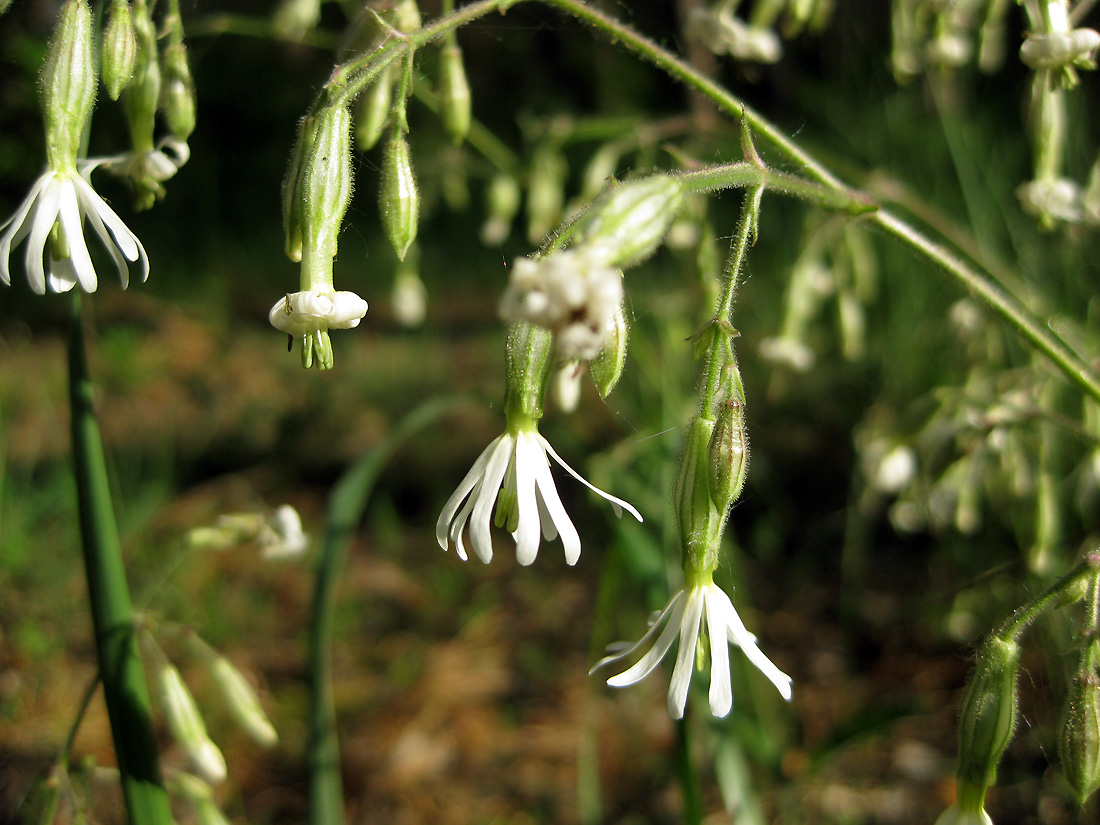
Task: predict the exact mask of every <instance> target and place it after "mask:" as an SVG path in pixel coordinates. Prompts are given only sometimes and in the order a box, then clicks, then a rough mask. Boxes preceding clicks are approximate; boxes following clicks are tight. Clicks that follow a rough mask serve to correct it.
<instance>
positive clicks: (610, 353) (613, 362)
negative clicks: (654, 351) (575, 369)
mask: <svg viewBox="0 0 1100 825" xmlns="http://www.w3.org/2000/svg"><path fill="white" fill-rule="evenodd" d="M629 336H630V327H629V325H628V324H627V322H626V312H625V310H624V308H623V305H622V304H621V303H620V304H619V309H618V310H617V311H616V312H615V316H614V318H613V319H612V321H611V328H610V331H609V332H608V334H607V342H606V343H605V344H604V345H603V349H601V350H600V352H599V354H598V355H597V356H596V357H595V358H593V359H592V360H591V361H590V362H589V364H588V374H589V375H590V376H592V383H594V384H595V385H596V389H597V390H598V391H599V393H600V398H607V396H609V395H611V391H612V390H613V389H615V385H616V384H618V383H619V377H620V376H621V375H622V374H623V367H624V366H625V365H626V345H627V339H628V338H629Z"/></svg>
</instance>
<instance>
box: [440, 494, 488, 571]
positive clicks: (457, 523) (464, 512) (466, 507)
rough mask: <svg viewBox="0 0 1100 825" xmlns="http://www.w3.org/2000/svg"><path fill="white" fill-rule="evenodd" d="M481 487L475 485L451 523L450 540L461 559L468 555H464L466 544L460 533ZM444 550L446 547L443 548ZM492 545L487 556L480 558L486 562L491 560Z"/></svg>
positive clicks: (464, 527)
mask: <svg viewBox="0 0 1100 825" xmlns="http://www.w3.org/2000/svg"><path fill="white" fill-rule="evenodd" d="M480 489H481V487H480V486H478V487H475V488H474V491H473V493H471V494H470V497H469V498H468V499H466V503H465V504H463V505H462V509H461V510H459V511H458V515H457V516H456V517H455V520H454V524H452V525H451V534H450V535H451V541H452V542H453V543H454V546H455V552H456V553H458V557H459V558H460V559H462V560H463V561H467V560H468V559H469V556H467V555H466V545H465V544H464V543H463V541H462V533H463V532H464V531H465V530H466V522H467V521H468V520H469V518H470V511H471V510H473V509H474V501H475V500H476V499H477V492H478V490H480ZM443 549H444V550H446V549H447V548H443ZM492 552H493V547H492V545H490V546H489V553H490V555H489V558H487V559H482V561H484V562H485V563H486V564H488V563H489V562H490V561H492V558H493V557H492Z"/></svg>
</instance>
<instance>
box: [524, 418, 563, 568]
mask: <svg viewBox="0 0 1100 825" xmlns="http://www.w3.org/2000/svg"><path fill="white" fill-rule="evenodd" d="M515 467H516V506H517V507H518V508H519V524H517V525H516V532H515V534H514V535H513V538H515V540H516V561H518V562H519V563H520V564H522V565H525V566H526V565H528V564H531V563H532V562H534V560H535V557H536V556H538V554H539V536H540V535H541V533H542V530H541V529H540V527H539V505H538V500H537V498H536V496H535V484H536V483H539V480H540V475H541V474H545V475H547V476H549V475H550V466H549V465H548V464H547V463H546V455H545V454H544V453H543V452H542V450H540V449H539V445H538V442H536V441H535V440H534V439H532V438H531V435H530V434H529V433H520V434H519V435H518V436H517V437H516V464H515ZM550 484H551V487H552V486H553V484H554V480H553V479H550ZM559 504H560V502H559Z"/></svg>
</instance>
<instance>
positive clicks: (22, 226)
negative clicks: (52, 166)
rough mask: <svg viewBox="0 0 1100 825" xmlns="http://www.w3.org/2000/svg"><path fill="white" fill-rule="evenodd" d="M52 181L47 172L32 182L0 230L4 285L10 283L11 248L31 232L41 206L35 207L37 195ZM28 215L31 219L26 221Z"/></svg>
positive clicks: (0, 271) (51, 174)
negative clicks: (2, 232)
mask: <svg viewBox="0 0 1100 825" xmlns="http://www.w3.org/2000/svg"><path fill="white" fill-rule="evenodd" d="M52 180H53V173H52V172H47V173H46V174H44V175H42V176H41V177H39V178H38V180H36V181H35V182H34V185H33V186H32V187H31V191H30V192H28V193H27V197H26V198H24V199H23V202H22V203H21V204H19V208H18V209H16V210H15V213H14V214H13V215H12V216H11V217H10V218H8V219H7V220H6V221H5V222H4V224H3V225H2V226H0V229H4V230H5V231H4V234H3V235H2V236H0V278H3V280H4V283H5V284H10V283H11V270H10V269H9V267H8V258H9V257H11V248H12V247H13V246H18V245H19V242H20V241H22V240H23V239H24V238H25V237H27V234H28V233H29V232H30V231H31V227H32V226H33V224H34V217H33V216H37V214H38V209H39V208H41V205H40V204H39V205H37V206H36V202H37V201H38V198H39V195H40V194H41V193H42V190H43V189H45V188H46V187H47V186H48V185H49V183H50V181H52ZM28 215H31V216H32V217H31V218H30V220H29V221H28Z"/></svg>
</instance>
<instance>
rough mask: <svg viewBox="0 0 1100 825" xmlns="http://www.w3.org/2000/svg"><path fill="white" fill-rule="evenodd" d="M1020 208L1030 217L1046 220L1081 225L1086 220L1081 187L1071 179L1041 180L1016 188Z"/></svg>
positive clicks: (1028, 182)
mask: <svg viewBox="0 0 1100 825" xmlns="http://www.w3.org/2000/svg"><path fill="white" fill-rule="evenodd" d="M1016 197H1017V198H1019V199H1020V206H1022V207H1023V210H1024V211H1025V212H1027V213H1028V214H1029V215H1035V216H1036V217H1039V218H1044V219H1046V220H1059V221H1065V222H1066V223H1080V222H1081V220H1082V219H1083V218H1084V216H1085V213H1084V199H1083V193H1082V191H1081V187H1080V186H1078V185H1077V182H1076V181H1073V180H1070V179H1069V178H1041V179H1039V180H1031V181H1027V182H1026V183H1021V184H1020V185H1019V186H1018V187H1016Z"/></svg>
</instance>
